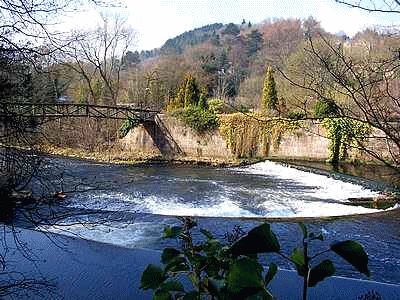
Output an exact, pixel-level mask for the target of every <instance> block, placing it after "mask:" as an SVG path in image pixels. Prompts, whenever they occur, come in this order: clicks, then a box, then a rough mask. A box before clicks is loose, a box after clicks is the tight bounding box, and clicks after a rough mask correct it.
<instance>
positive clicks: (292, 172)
mask: <svg viewBox="0 0 400 300" xmlns="http://www.w3.org/2000/svg"><path fill="white" fill-rule="evenodd" d="M232 170H233V171H234V172H239V173H240V174H242V175H245V176H246V175H248V176H254V175H257V176H259V175H261V176H265V182H268V181H271V178H272V179H273V180H274V181H273V183H274V184H273V185H272V186H271V185H265V186H263V185H262V184H260V186H257V187H256V188H248V187H246V185H245V183H244V184H243V185H237V184H235V185H232V184H228V181H227V182H224V181H221V180H219V181H218V182H216V181H212V180H210V186H211V187H210V189H211V190H210V191H202V190H199V189H196V183H197V182H207V180H203V179H201V180H199V178H193V181H192V182H191V180H190V177H187V178H184V179H185V180H184V181H185V182H184V183H181V184H185V185H189V186H191V187H192V189H191V191H190V193H187V194H185V195H180V194H179V193H177V191H176V190H175V189H176V186H175V185H176V183H175V181H179V179H178V180H174V183H170V182H171V181H170V179H168V178H167V180H166V181H167V182H168V183H167V186H168V188H169V187H170V189H169V192H170V193H167V194H166V193H165V192H163V193H161V192H157V190H154V189H150V191H149V190H147V192H146V193H145V192H142V191H132V193H126V192H102V193H96V194H85V195H83V196H82V197H79V198H76V199H73V200H72V201H71V202H70V206H73V207H79V208H90V209H96V210H107V211H127V212H140V213H148V214H157V215H167V216H201V217H233V218H235V217H241V218H257V217H262V218H268V217H274V218H277V217H284V218H291V217H327V216H341V215H353V214H365V213H373V212H377V211H379V210H377V209H369V208H364V207H361V206H350V205H346V204H345V202H346V199H348V198H360V197H375V196H378V195H379V193H378V192H376V191H372V190H370V189H367V188H365V187H363V186H361V185H357V184H354V183H349V182H344V181H341V180H338V179H334V178H330V177H328V176H325V175H319V174H315V173H311V172H306V171H301V170H298V169H295V168H291V167H287V166H283V165H281V164H278V163H275V162H269V161H266V162H261V163H257V164H255V165H252V166H248V167H244V168H235V169H232ZM231 176H235V174H234V173H233V174H231ZM160 180H161V179H160ZM250 180H251V178H250ZM260 182H261V183H262V182H263V180H261V181H260ZM160 183H161V181H160ZM288 183H290V184H288ZM151 184H154V182H152V181H149V185H151ZM288 186H290V187H291V188H290V189H288V188H287V187H288ZM214 189H215V191H214ZM206 192H209V193H208V194H207V193H206Z"/></svg>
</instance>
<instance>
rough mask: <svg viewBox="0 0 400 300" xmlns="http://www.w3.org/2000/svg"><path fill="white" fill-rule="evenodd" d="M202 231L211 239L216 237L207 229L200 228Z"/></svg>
mask: <svg viewBox="0 0 400 300" xmlns="http://www.w3.org/2000/svg"><path fill="white" fill-rule="evenodd" d="M200 232H201V233H202V234H203V235H204V236H205V237H206V238H207V239H209V240H212V239H214V236H213V235H212V234H211V233H210V232H209V231H208V230H206V229H200Z"/></svg>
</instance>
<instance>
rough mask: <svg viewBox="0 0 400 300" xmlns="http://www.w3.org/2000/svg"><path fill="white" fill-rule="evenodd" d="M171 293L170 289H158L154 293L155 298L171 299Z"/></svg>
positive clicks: (159, 299) (160, 299) (156, 299)
mask: <svg viewBox="0 0 400 300" xmlns="http://www.w3.org/2000/svg"><path fill="white" fill-rule="evenodd" d="M171 299H172V297H171V294H170V293H169V292H168V291H164V290H157V291H156V292H155V293H154V295H153V300H171Z"/></svg>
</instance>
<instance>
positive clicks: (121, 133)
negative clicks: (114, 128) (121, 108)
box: [118, 118, 140, 139]
mask: <svg viewBox="0 0 400 300" xmlns="http://www.w3.org/2000/svg"><path fill="white" fill-rule="evenodd" d="M139 124H140V122H139V120H138V119H135V118H128V119H126V120H125V121H124V122H123V123H122V125H121V127H120V128H119V129H118V137H119V138H120V139H122V138H124V137H125V136H126V135H127V134H128V132H129V131H130V130H131V129H133V128H135V127H137V126H138V125H139Z"/></svg>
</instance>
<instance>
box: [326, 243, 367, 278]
mask: <svg viewBox="0 0 400 300" xmlns="http://www.w3.org/2000/svg"><path fill="white" fill-rule="evenodd" d="M331 250H332V251H333V252H335V253H336V254H337V255H339V256H341V257H342V258H344V259H345V260H346V261H347V262H348V263H350V264H351V265H352V266H353V267H355V268H356V269H357V270H358V271H359V272H361V273H363V274H365V275H367V276H368V277H369V276H370V275H371V274H370V272H369V270H368V255H367V253H365V251H364V248H363V247H362V246H361V245H360V244H359V243H357V242H355V241H343V242H339V243H336V244H332V245H331Z"/></svg>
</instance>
